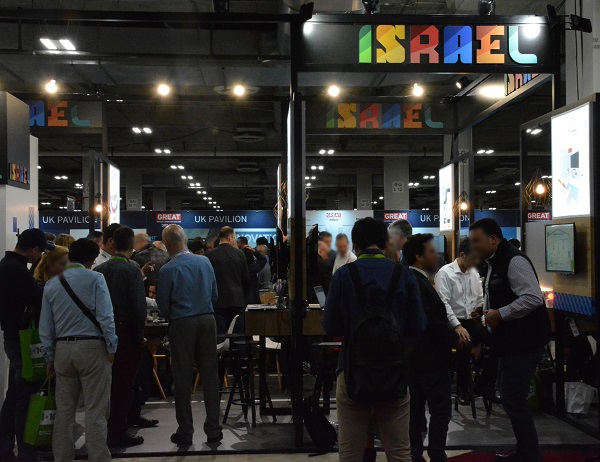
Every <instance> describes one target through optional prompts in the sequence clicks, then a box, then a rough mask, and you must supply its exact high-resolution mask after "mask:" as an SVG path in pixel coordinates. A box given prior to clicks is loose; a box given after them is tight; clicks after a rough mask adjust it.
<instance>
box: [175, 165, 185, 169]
mask: <svg viewBox="0 0 600 462" xmlns="http://www.w3.org/2000/svg"><path fill="white" fill-rule="evenodd" d="M177 168H178V169H179V170H183V169H185V167H184V166H183V165H178V166H177Z"/></svg>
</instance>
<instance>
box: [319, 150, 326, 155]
mask: <svg viewBox="0 0 600 462" xmlns="http://www.w3.org/2000/svg"><path fill="white" fill-rule="evenodd" d="M326 152H327V151H325V149H320V150H319V154H321V155H323V154H325V153H326Z"/></svg>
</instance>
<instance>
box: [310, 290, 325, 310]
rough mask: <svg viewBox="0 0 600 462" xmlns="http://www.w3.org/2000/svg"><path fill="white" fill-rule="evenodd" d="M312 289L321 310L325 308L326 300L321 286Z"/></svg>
mask: <svg viewBox="0 0 600 462" xmlns="http://www.w3.org/2000/svg"><path fill="white" fill-rule="evenodd" d="M313 289H314V290H315V295H316V296H317V300H318V302H319V305H320V306H321V308H325V301H326V300H327V297H326V295H325V291H324V290H323V286H315V287H313Z"/></svg>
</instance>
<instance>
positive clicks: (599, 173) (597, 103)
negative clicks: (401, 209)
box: [521, 93, 600, 439]
mask: <svg viewBox="0 0 600 462" xmlns="http://www.w3.org/2000/svg"><path fill="white" fill-rule="evenodd" d="M586 103H590V104H591V105H592V110H591V120H590V125H591V129H590V133H591V134H597V133H598V125H599V124H600V94H599V93H596V94H593V95H592V96H589V97H587V98H584V99H581V100H579V101H577V102H575V103H571V104H568V105H566V106H564V107H561V108H560V109H557V110H555V111H552V112H550V113H548V114H545V115H543V116H541V117H538V118H536V119H533V120H531V121H529V122H526V123H524V124H522V125H521V223H522V227H521V241H522V243H523V246H525V245H526V243H527V232H526V229H525V223H526V221H527V212H528V210H529V202H528V201H527V199H526V198H525V195H524V194H523V193H524V191H523V188H524V184H525V181H526V178H525V176H524V175H525V174H524V172H526V171H527V167H528V165H529V159H528V149H527V133H526V130H527V129H528V128H535V127H539V126H541V125H545V124H549V123H550V122H551V120H552V117H554V116H557V115H560V114H563V113H565V112H568V111H570V110H573V109H576V108H578V107H580V106H582V105H584V104H586ZM599 181H600V139H599V137H598V136H597V135H592V146H591V150H590V182H591V188H590V200H591V216H592V220H593V222H592V229H593V233H594V235H593V237H592V242H594V243H595V245H596V244H597V243H599V242H600V227H599V226H598V223H597V221H598V218H599V217H600V200H599V199H598V197H597V194H598V186H597V185H598V184H599V183H598V182H599ZM590 250H591V249H590ZM592 258H593V259H594V260H593V261H594V270H595V271H594V275H593V278H594V300H595V302H596V305H598V300H600V252H599V251H598V249H596V250H595V251H594V252H593V257H592ZM596 309H597V313H596V316H591V317H590V316H583V315H579V314H575V313H569V312H563V311H557V310H555V311H554V314H555V321H556V339H555V342H556V358H555V361H556V414H557V416H558V417H559V418H560V419H561V420H564V421H565V422H567V423H568V424H570V425H572V426H574V427H576V428H577V429H579V430H581V431H583V432H585V433H587V434H589V435H590V436H593V437H595V438H598V439H600V413H599V415H598V427H597V428H595V429H592V428H590V427H589V426H588V425H585V424H582V423H581V422H579V421H577V420H574V419H572V418H570V417H569V415H568V414H567V413H566V411H565V374H564V361H565V358H564V351H563V350H564V345H563V335H562V334H563V333H564V332H565V330H564V326H565V322H564V321H565V318H573V319H581V320H585V321H592V322H593V321H595V322H596V332H597V335H600V308H599V307H598V306H597V308H596ZM598 381H599V382H600V371H599V372H598Z"/></svg>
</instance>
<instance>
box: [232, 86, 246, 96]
mask: <svg viewBox="0 0 600 462" xmlns="http://www.w3.org/2000/svg"><path fill="white" fill-rule="evenodd" d="M244 93H246V88H245V87H244V86H243V85H236V86H234V87H233V94H234V95H235V96H244Z"/></svg>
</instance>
